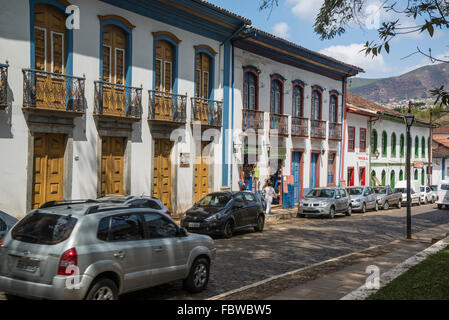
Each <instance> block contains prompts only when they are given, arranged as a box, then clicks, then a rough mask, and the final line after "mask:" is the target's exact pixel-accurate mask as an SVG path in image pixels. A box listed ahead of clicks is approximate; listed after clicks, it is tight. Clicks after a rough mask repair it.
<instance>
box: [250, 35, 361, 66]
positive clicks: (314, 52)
mask: <svg viewBox="0 0 449 320" xmlns="http://www.w3.org/2000/svg"><path fill="white" fill-rule="evenodd" d="M247 29H249V30H253V31H256V32H259V33H262V34H264V35H265V36H267V37H270V38H273V39H277V40H279V41H282V42H284V43H286V44H288V45H290V46H292V47H295V48H298V49H301V50H304V51H307V52H309V53H311V54H313V55H316V56H320V57H322V58H324V59H327V60H331V61H333V62H336V63H339V64H341V65H344V66H347V67H349V68H352V69H356V70H358V71H359V72H365V70H363V69H362V68H360V67H357V66H354V65H352V64H349V63H346V62H342V61H340V60H337V59H335V58H332V57H329V56H326V55H325V54H322V53H319V52H316V51H312V50H310V49H307V48H304V47H302V46H300V45H299V44H296V43H294V42H291V41H288V40H286V39H284V38H281V37H278V36H275V35H274V34H271V33H268V32H266V31H263V30H260V29H257V28H255V27H253V26H247Z"/></svg>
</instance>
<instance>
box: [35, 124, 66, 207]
mask: <svg viewBox="0 0 449 320" xmlns="http://www.w3.org/2000/svg"><path fill="white" fill-rule="evenodd" d="M33 164H34V165H33V196H32V208H33V209H37V208H39V207H40V206H41V205H43V204H44V203H45V202H47V201H57V200H62V198H63V193H62V190H63V185H62V183H63V171H64V135H62V134H46V133H36V134H35V135H34V161H33Z"/></svg>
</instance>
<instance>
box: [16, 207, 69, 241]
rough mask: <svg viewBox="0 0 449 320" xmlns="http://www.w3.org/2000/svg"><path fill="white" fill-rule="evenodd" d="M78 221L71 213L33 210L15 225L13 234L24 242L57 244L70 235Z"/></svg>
mask: <svg viewBox="0 0 449 320" xmlns="http://www.w3.org/2000/svg"><path fill="white" fill-rule="evenodd" d="M76 222H77V219H75V218H73V217H72V216H70V215H69V216H62V215H57V214H47V213H39V212H32V213H30V214H28V215H27V216H26V217H25V218H23V219H22V221H20V222H19V223H18V224H17V225H16V226H15V227H14V229H13V230H12V233H11V236H12V238H13V239H15V240H19V241H23V242H29V243H36V244H46V245H55V244H58V243H61V242H63V241H65V240H67V239H68V238H69V237H70V234H71V233H72V230H73V228H74V227H75V224H76Z"/></svg>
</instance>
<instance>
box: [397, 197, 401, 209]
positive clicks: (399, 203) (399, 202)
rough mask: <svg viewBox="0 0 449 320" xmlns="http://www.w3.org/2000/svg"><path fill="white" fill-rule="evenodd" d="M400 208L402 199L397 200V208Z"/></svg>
mask: <svg viewBox="0 0 449 320" xmlns="http://www.w3.org/2000/svg"><path fill="white" fill-rule="evenodd" d="M401 208H402V200H400V199H399V201H398V209H401Z"/></svg>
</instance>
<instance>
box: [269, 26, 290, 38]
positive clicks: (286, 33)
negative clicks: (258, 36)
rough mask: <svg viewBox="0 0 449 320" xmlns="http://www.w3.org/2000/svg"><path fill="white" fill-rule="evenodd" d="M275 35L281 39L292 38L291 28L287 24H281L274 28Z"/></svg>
mask: <svg viewBox="0 0 449 320" xmlns="http://www.w3.org/2000/svg"><path fill="white" fill-rule="evenodd" d="M273 33H274V34H275V35H276V36H278V37H281V38H288V37H290V26H289V25H288V24H287V23H286V22H280V23H278V24H276V25H274V27H273Z"/></svg>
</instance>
